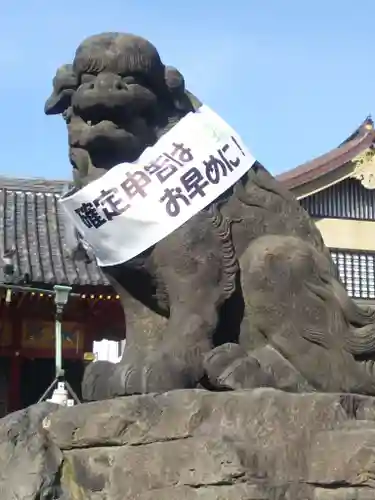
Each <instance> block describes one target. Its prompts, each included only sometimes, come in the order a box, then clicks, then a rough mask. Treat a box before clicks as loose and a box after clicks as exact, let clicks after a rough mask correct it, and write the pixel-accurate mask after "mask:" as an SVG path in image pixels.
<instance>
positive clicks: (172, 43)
mask: <svg viewBox="0 0 375 500" xmlns="http://www.w3.org/2000/svg"><path fill="white" fill-rule="evenodd" d="M0 16H1V21H2V23H1V24H2V25H1V30H0V45H1V47H3V48H2V51H1V52H0V68H1V77H0V109H1V113H2V121H1V135H0V138H1V139H0V141H1V170H0V174H2V175H11V176H19V177H21V176H25V177H35V176H41V177H48V178H55V179H61V178H66V179H68V178H70V165H69V162H68V160H67V137H66V131H65V126H64V123H63V121H62V119H61V118H60V117H46V116H44V114H43V106H44V101H45V99H46V98H47V97H48V95H49V93H50V91H51V80H52V78H53V76H54V73H55V70H56V68H57V66H59V65H61V64H63V63H67V62H71V60H72V58H73V56H74V51H75V48H76V46H77V45H78V44H79V43H80V41H82V39H83V38H85V37H86V36H88V35H91V34H94V33H99V32H101V31H124V32H131V33H135V34H138V35H142V36H144V37H146V38H148V39H150V41H152V42H153V43H154V44H155V45H156V46H157V47H158V49H159V51H160V53H161V56H162V58H163V60H164V62H165V63H166V64H171V65H174V66H176V67H178V69H180V71H182V73H183V74H184V76H185V79H186V82H187V86H188V88H189V89H190V90H191V91H192V92H194V93H195V94H196V95H197V96H198V97H199V98H200V99H201V100H203V101H204V102H205V103H206V104H208V105H209V106H211V107H212V108H213V109H215V111H217V112H218V113H219V114H221V115H222V117H223V118H224V119H225V120H226V121H227V122H229V123H230V124H231V125H232V126H233V127H234V128H236V130H237V132H238V133H239V134H240V135H241V136H242V138H243V139H244V140H245V142H246V143H247V145H248V147H249V148H250V149H251V151H252V152H253V154H254V155H255V156H256V158H257V159H258V160H260V161H261V162H262V163H263V164H264V165H265V166H266V167H267V168H268V169H270V170H271V172H273V173H279V172H282V171H284V170H288V169H289V168H292V167H294V166H296V165H298V164H300V163H302V162H304V161H306V160H309V159H311V158H312V157H314V156H317V155H319V154H322V153H324V152H326V151H328V150H329V149H331V148H333V147H334V146H335V145H336V144H338V143H340V142H341V141H342V140H344V139H345V138H346V137H347V136H348V135H349V134H350V133H351V132H352V131H353V130H354V129H355V128H356V127H357V126H358V125H359V124H360V123H361V121H362V120H363V119H364V118H365V117H366V116H367V115H368V114H369V113H371V112H372V113H374V115H375V64H374V62H373V57H374V44H373V40H374V39H373V33H374V27H373V26H374V19H375V2H374V0H362V1H361V2H358V3H355V2H353V1H349V0H340V1H339V0H324V1H323V0H304V1H297V0H282V1H281V0H231V1H227V0H205V1H204V0H189V1H186V2H177V1H176V0H174V1H171V0H157V1H156V0H106V1H100V0H79V1H77V0H74V1H73V0H64V1H62V2H51V1H49V2H48V1H46V0H33V1H32V2H26V1H24V2H3V3H2V5H1V6H0Z"/></svg>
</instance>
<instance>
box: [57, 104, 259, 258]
mask: <svg viewBox="0 0 375 500" xmlns="http://www.w3.org/2000/svg"><path fill="white" fill-rule="evenodd" d="M254 162H255V159H254V158H253V156H252V155H251V153H250V152H249V151H248V150H247V148H246V147H245V145H244V144H243V142H242V140H241V138H240V137H239V136H238V135H237V134H236V132H235V131H234V130H233V129H232V128H231V127H230V126H229V125H228V124H227V123H226V122H225V121H224V120H223V119H222V118H220V116H218V115H217V114H216V113H214V112H213V111H212V110H211V109H210V108H209V107H207V106H205V105H203V106H201V107H200V108H199V110H198V111H196V112H195V113H189V114H187V115H186V116H185V117H184V118H183V119H182V120H180V121H179V122H178V123H177V124H176V125H175V126H174V127H173V128H172V129H171V130H170V131H169V132H167V133H166V134H165V135H164V136H163V137H161V138H160V139H159V141H158V142H157V143H156V144H155V145H154V146H152V147H150V148H147V149H146V150H145V151H144V152H143V153H142V155H141V156H140V157H139V159H138V160H137V161H136V162H134V163H121V164H120V165H117V166H115V167H114V168H112V169H111V170H109V171H108V172H107V173H106V174H105V175H103V176H102V177H100V179H97V180H95V181H93V182H91V183H90V184H88V185H87V186H85V187H84V188H82V189H81V190H79V191H77V192H75V193H73V194H71V195H69V193H68V194H67V195H66V196H65V197H62V198H61V199H60V203H61V205H62V207H63V208H64V210H65V211H66V213H67V215H68V216H69V218H70V219H71V220H72V222H73V224H74V225H75V226H76V228H77V229H78V231H79V232H80V233H81V234H82V237H83V238H84V240H85V241H86V243H87V244H88V245H89V246H90V247H91V248H92V249H93V251H94V253H95V256H96V258H97V261H98V264H99V265H100V266H111V265H116V264H120V263H122V262H126V261H128V260H130V259H132V258H133V257H135V256H137V255H139V254H140V253H142V252H144V251H145V250H147V249H148V248H150V247H151V246H152V245H154V244H155V243H157V242H159V241H160V240H162V239H163V238H165V237H166V236H168V235H169V234H171V233H172V232H173V231H175V230H176V229H177V228H178V227H180V226H181V225H182V224H184V223H185V222H186V221H188V220H189V219H190V218H191V217H193V216H194V215H195V214H196V213H198V212H199V211H200V210H202V209H203V208H205V207H207V206H208V205H209V204H210V203H211V202H212V201H214V200H215V199H216V198H217V197H218V196H220V195H221V194H222V193H224V191H226V190H227V189H228V188H230V187H231V186H232V185H233V184H234V183H235V182H237V181H238V180H239V179H240V178H241V177H242V176H243V175H244V174H245V173H246V172H247V171H248V170H249V169H250V168H251V167H252V166H253V164H254Z"/></svg>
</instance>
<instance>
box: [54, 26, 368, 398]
mask: <svg viewBox="0 0 375 500" xmlns="http://www.w3.org/2000/svg"><path fill="white" fill-rule="evenodd" d="M199 106H200V103H199V102H198V100H197V99H196V98H195V97H194V96H193V95H192V94H191V93H189V92H188V91H187V90H186V89H185V82H184V78H183V76H182V75H181V74H180V73H179V71H178V70H177V69H175V68H172V67H169V66H165V65H164V64H163V63H162V61H161V58H160V56H159V54H158V51H157V50H156V48H155V47H154V46H153V45H152V44H151V43H149V42H148V41H147V40H145V39H143V38H140V37H137V36H133V35H130V34H121V33H104V34H99V35H96V36H92V37H90V38H87V39H86V40H85V41H83V43H82V44H81V45H80V46H79V47H78V49H77V51H76V54H75V58H74V61H73V63H72V64H67V65H64V66H62V67H61V68H59V69H58V71H57V73H56V76H55V78H54V81H53V93H52V95H51V97H50V98H49V99H48V100H47V102H46V106H45V112H46V113H47V114H62V115H63V117H64V119H65V121H66V125H67V128H68V138H69V158H70V162H71V164H72V166H73V177H74V181H75V185H76V187H77V188H80V187H82V186H84V185H86V184H87V183H89V182H91V181H92V180H93V179H97V178H98V177H100V176H101V175H103V173H105V172H107V171H108V170H109V169H111V168H112V167H113V166H115V165H117V164H119V163H121V162H133V161H135V160H136V159H137V158H138V157H139V156H140V154H141V153H142V152H143V151H144V149H145V148H146V147H148V146H150V145H153V144H155V143H156V142H157V141H158V139H159V138H160V137H161V136H162V135H163V134H164V133H165V132H166V131H168V130H170V128H171V127H173V126H174V125H175V124H176V123H177V122H178V121H179V120H180V119H181V118H182V117H184V116H185V115H186V114H187V113H189V112H192V111H194V110H196V109H197V108H198V107H199ZM124 237H126V235H125V236H124ZM103 270H104V272H105V274H106V276H107V277H108V279H109V280H110V282H111V283H112V284H113V286H114V287H115V289H116V290H117V292H118V293H119V294H120V296H121V300H122V305H123V307H124V310H125V311H126V317H127V322H128V324H127V332H128V333H127V344H126V349H125V352H124V355H123V358H122V361H121V362H120V363H119V364H111V363H108V362H96V363H92V364H91V365H90V366H89V367H88V368H87V370H86V373H85V377H84V381H83V393H84V397H85V399H87V400H94V399H103V398H111V397H114V396H116V395H127V394H135V393H146V392H154V391H155V392H162V391H167V390H171V389H179V388H193V387H197V386H203V387H205V388H207V389H210V390H220V389H221V390H223V389H227V390H230V389H235V388H252V387H259V386H273V387H277V388H280V389H284V390H288V391H297V392H298V391H316V390H319V391H326V392H356V393H364V394H375V378H374V375H373V373H372V361H371V360H372V358H373V353H374V350H375V313H372V312H370V310H367V309H362V308H360V307H359V306H358V305H356V304H355V303H354V301H353V300H351V299H350V298H349V297H348V295H347V293H346V291H345V289H344V288H343V286H342V285H341V283H340V282H339V281H338V279H337V274H336V270H335V267H334V264H333V262H332V261H331V258H330V255H329V252H328V250H327V248H326V247H325V246H324V243H323V240H322V237H321V235H320V233H319V231H318V230H317V228H316V227H315V225H314V223H313V221H312V220H311V219H310V217H309V215H308V214H307V213H306V212H305V211H304V210H303V208H302V207H301V206H300V204H299V203H298V201H297V200H296V199H295V198H294V197H293V195H292V194H291V193H290V192H288V191H287V190H286V189H285V188H284V187H283V186H282V185H281V184H280V183H278V182H277V181H276V180H275V179H274V178H273V177H272V175H270V174H269V173H268V172H267V170H266V169H265V168H264V167H263V166H262V165H260V164H259V163H256V164H255V165H254V166H253V168H251V169H250V170H249V171H248V172H247V173H246V174H245V175H244V176H243V177H242V178H241V179H240V180H239V181H238V182H237V183H236V184H235V185H234V186H233V187H232V188H230V189H229V190H228V191H226V192H225V193H224V194H223V195H222V196H220V198H219V199H217V200H216V201H214V202H213V203H212V204H211V205H209V206H208V207H207V208H206V209H204V210H202V211H201V212H199V213H198V214H197V215H195V216H194V217H193V218H191V219H190V220H189V221H188V222H186V223H185V224H183V225H182V226H181V227H180V228H179V229H177V230H176V231H174V232H173V233H172V234H171V235H169V236H167V237H166V238H164V239H162V240H161V241H160V242H159V243H157V244H156V245H154V246H153V247H152V248H150V249H148V250H147V251H145V252H144V253H143V254H141V255H139V256H137V257H136V258H134V259H132V260H130V261H128V262H126V263H123V264H121V265H116V266H112V267H106V268H104V269H103Z"/></svg>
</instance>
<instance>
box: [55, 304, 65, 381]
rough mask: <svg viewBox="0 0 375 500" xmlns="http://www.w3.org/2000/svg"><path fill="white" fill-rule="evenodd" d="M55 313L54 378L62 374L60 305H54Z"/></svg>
mask: <svg viewBox="0 0 375 500" xmlns="http://www.w3.org/2000/svg"><path fill="white" fill-rule="evenodd" d="M56 307H57V310H56V315H55V369H56V378H58V377H61V376H62V375H63V370H62V335H61V316H62V307H59V306H56Z"/></svg>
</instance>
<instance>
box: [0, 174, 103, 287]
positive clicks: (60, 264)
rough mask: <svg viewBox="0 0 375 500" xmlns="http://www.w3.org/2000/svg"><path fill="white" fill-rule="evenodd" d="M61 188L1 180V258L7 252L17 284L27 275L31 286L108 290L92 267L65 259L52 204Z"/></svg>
mask: <svg viewBox="0 0 375 500" xmlns="http://www.w3.org/2000/svg"><path fill="white" fill-rule="evenodd" d="M66 186H67V182H66V181H49V180H46V179H14V178H8V177H0V258H2V257H4V254H6V253H7V252H11V253H12V259H13V264H14V266H15V277H16V279H17V278H19V279H22V278H23V277H25V276H26V278H28V280H29V282H31V283H44V284H50V285H53V284H56V283H59V284H69V285H78V286H87V285H89V286H90V285H93V286H98V285H108V281H107V280H106V278H105V277H104V275H103V273H102V272H101V270H100V269H99V267H98V266H97V265H96V263H95V262H88V263H86V262H83V261H81V262H77V261H73V259H72V258H71V257H70V256H69V253H68V251H67V244H66V240H67V238H66V236H65V231H64V221H63V214H62V212H61V208H60V207H59V204H58V203H57V201H58V199H59V196H60V195H61V193H62V191H63V189H64V188H65V187H66ZM0 280H1V281H3V275H2V269H0Z"/></svg>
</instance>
